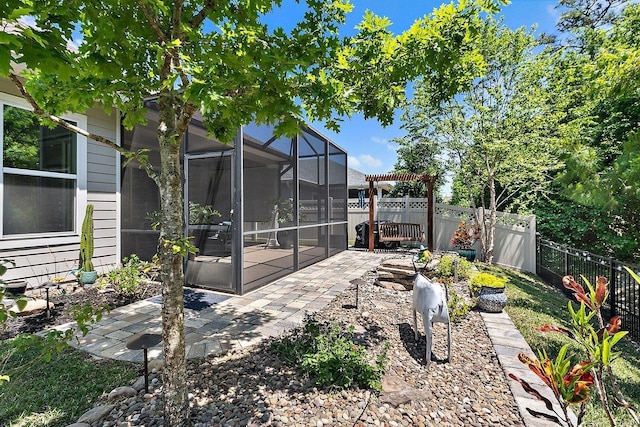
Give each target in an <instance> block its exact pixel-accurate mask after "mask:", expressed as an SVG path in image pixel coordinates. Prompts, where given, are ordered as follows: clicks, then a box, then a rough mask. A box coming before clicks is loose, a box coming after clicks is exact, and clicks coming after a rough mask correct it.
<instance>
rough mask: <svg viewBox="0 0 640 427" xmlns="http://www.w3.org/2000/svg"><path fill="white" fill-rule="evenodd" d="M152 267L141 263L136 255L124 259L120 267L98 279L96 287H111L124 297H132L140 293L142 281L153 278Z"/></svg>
mask: <svg viewBox="0 0 640 427" xmlns="http://www.w3.org/2000/svg"><path fill="white" fill-rule="evenodd" d="M153 271H154V266H153V264H152V263H150V262H148V261H141V260H140V258H138V256H137V255H136V254H132V255H131V256H130V257H128V258H125V259H124V262H123V264H122V266H121V267H118V268H115V269H113V270H111V271H109V272H107V273H105V274H103V275H102V276H101V277H100V280H99V283H98V286H100V287H106V286H107V285H108V284H111V285H113V287H114V289H115V291H116V292H117V293H118V294H119V295H121V296H124V297H133V296H135V295H139V294H140V293H141V289H142V288H141V283H142V281H143V280H150V279H152V278H153Z"/></svg>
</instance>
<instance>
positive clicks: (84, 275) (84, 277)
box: [78, 270, 98, 285]
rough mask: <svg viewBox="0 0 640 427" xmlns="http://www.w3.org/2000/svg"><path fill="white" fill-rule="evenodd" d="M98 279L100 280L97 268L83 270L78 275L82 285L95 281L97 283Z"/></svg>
mask: <svg viewBox="0 0 640 427" xmlns="http://www.w3.org/2000/svg"><path fill="white" fill-rule="evenodd" d="M96 280H98V272H97V271H95V270H93V271H81V272H80V275H79V276H78V282H80V284H82V285H91V284H93V283H96Z"/></svg>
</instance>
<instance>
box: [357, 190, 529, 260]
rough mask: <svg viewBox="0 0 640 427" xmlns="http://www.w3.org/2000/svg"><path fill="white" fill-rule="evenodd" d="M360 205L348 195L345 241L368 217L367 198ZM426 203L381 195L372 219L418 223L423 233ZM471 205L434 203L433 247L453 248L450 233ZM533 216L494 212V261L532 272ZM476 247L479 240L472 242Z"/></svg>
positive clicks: (469, 215) (467, 215)
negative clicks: (347, 226)
mask: <svg viewBox="0 0 640 427" xmlns="http://www.w3.org/2000/svg"><path fill="white" fill-rule="evenodd" d="M364 202H365V203H364V207H359V206H358V199H349V201H348V206H349V209H348V215H349V242H353V241H354V240H355V226H356V224H359V223H361V222H363V221H368V220H369V208H368V200H365V201H364ZM427 214H428V207H427V202H426V200H425V199H410V198H396V199H392V198H382V199H380V200H379V201H378V209H377V210H376V215H375V218H374V219H377V220H390V221H394V222H409V223H414V224H421V225H422V227H423V230H425V235H426V234H427V233H428V230H427V218H428V215H427ZM473 219H474V214H473V209H470V208H464V207H460V206H450V205H444V204H441V203H436V204H435V215H434V248H435V249H436V250H441V251H449V250H454V249H455V248H454V247H453V246H452V245H451V237H452V236H453V233H454V232H455V230H456V228H457V227H458V224H459V223H460V221H462V220H467V221H469V220H473ZM535 237H536V220H535V216H534V215H530V216H521V215H514V214H508V213H503V212H498V214H497V224H496V232H495V247H494V263H496V264H500V265H504V266H507V267H513V268H516V269H519V270H524V271H529V272H535V267H536V266H535V260H536V257H535V248H536V239H535ZM474 247H475V248H476V249H478V250H479V249H480V243H479V242H476V244H475V245H474Z"/></svg>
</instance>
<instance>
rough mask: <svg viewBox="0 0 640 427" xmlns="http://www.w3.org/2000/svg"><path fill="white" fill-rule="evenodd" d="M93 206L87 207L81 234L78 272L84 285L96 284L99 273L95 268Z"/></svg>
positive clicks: (80, 281)
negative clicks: (93, 259)
mask: <svg viewBox="0 0 640 427" xmlns="http://www.w3.org/2000/svg"><path fill="white" fill-rule="evenodd" d="M92 258H93V205H91V204H89V205H87V209H86V212H85V215H84V221H83V222H82V231H81V233H80V266H79V267H78V270H77V271H76V276H77V277H78V282H79V283H80V284H82V285H90V284H92V283H95V281H96V280H97V278H98V272H97V271H96V270H95V269H94V268H93V261H92Z"/></svg>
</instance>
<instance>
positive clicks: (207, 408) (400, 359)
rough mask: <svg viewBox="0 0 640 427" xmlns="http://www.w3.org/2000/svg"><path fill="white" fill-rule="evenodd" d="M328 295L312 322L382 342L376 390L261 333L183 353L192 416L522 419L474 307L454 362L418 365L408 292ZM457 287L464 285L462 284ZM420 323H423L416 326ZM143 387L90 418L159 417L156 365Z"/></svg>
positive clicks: (439, 332) (217, 420)
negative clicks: (309, 362) (294, 355)
mask: <svg viewBox="0 0 640 427" xmlns="http://www.w3.org/2000/svg"><path fill="white" fill-rule="evenodd" d="M364 279H365V280H366V282H367V283H366V284H365V285H361V286H360V294H359V307H358V308H355V307H354V305H355V289H350V290H348V291H346V292H345V293H343V294H342V295H339V296H338V297H336V298H335V299H334V300H333V301H332V302H331V304H330V305H329V306H328V307H327V308H325V309H324V310H322V311H321V312H319V313H318V318H319V319H320V320H323V319H328V320H332V321H340V322H343V323H344V324H346V325H353V326H354V327H355V331H356V336H357V340H358V343H359V344H362V345H364V346H366V347H367V351H368V352H370V354H371V355H375V354H378V353H379V351H380V349H381V348H382V346H383V343H384V342H385V341H387V342H388V343H389V345H390V348H389V352H388V356H389V362H388V364H387V374H386V375H385V378H384V380H383V388H384V391H383V392H382V393H377V392H372V391H369V390H362V389H348V390H320V389H318V388H317V387H315V386H314V384H313V383H312V382H311V381H310V380H309V379H308V378H303V377H301V376H300V375H299V374H298V373H297V372H296V371H295V369H294V368H291V367H289V366H285V365H283V363H282V362H281V360H280V359H279V357H278V354H277V353H276V351H275V350H273V349H272V348H271V346H270V344H271V340H270V341H265V342H263V343H261V344H258V345H256V346H253V347H249V348H245V349H242V350H235V351H232V352H230V353H227V354H225V355H223V356H218V357H211V358H207V359H201V360H196V361H191V362H189V364H188V389H189V400H190V406H191V422H192V425H194V426H196V427H204V426H244V425H251V426H257V425H273V426H440V427H448V426H520V425H523V422H522V419H521V418H520V415H519V413H518V409H517V406H516V404H515V401H514V399H513V396H512V395H511V392H510V391H509V388H508V385H507V382H506V379H505V376H504V374H503V371H502V369H501V367H500V365H499V363H498V360H497V358H496V355H495V352H494V350H493V347H492V345H491V342H490V341H489V338H488V336H487V331H486V328H485V326H484V323H483V322H482V320H481V318H480V316H479V314H478V313H477V312H474V311H472V312H471V313H469V314H468V316H467V317H466V318H464V319H463V320H461V321H459V322H457V323H455V324H454V325H453V327H452V340H453V345H452V360H451V361H450V362H444V361H442V360H440V361H436V362H432V363H431V364H430V366H429V367H428V369H427V367H426V366H425V364H424V354H425V341H424V335H423V334H422V331H421V339H420V340H419V342H418V344H416V343H415V342H414V338H413V326H412V325H411V323H412V318H411V292H406V291H404V292H403V291H395V290H389V289H384V288H381V287H378V286H374V285H373V284H372V282H373V279H374V274H369V275H368V276H367V277H365V278H364ZM454 286H459V292H460V293H463V292H464V291H465V290H464V288H465V286H464V285H454ZM419 328H420V329H421V327H420V326H419ZM434 354H435V356H436V357H438V358H443V357H445V355H446V330H445V326H444V325H440V324H436V325H435V327H434ZM154 372H155V373H154V374H152V379H151V388H152V389H151V390H150V393H145V392H144V390H143V385H142V382H141V379H139V380H138V382H137V384H135V385H134V388H135V390H136V391H137V392H136V393H135V395H133V396H130V397H126V395H124V396H122V397H120V398H117V399H113V398H112V399H111V400H110V401H108V400H107V398H104V399H103V400H101V401H99V402H96V407H100V406H102V405H107V404H111V405H114V406H113V407H111V409H110V413H109V415H107V417H106V418H103V419H102V420H100V421H95V422H93V423H89V424H90V425H92V426H102V427H109V426H117V425H127V423H130V424H129V425H144V426H148V427H153V426H160V425H163V418H162V383H161V379H160V376H159V374H158V373H157V371H155V370H154Z"/></svg>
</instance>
